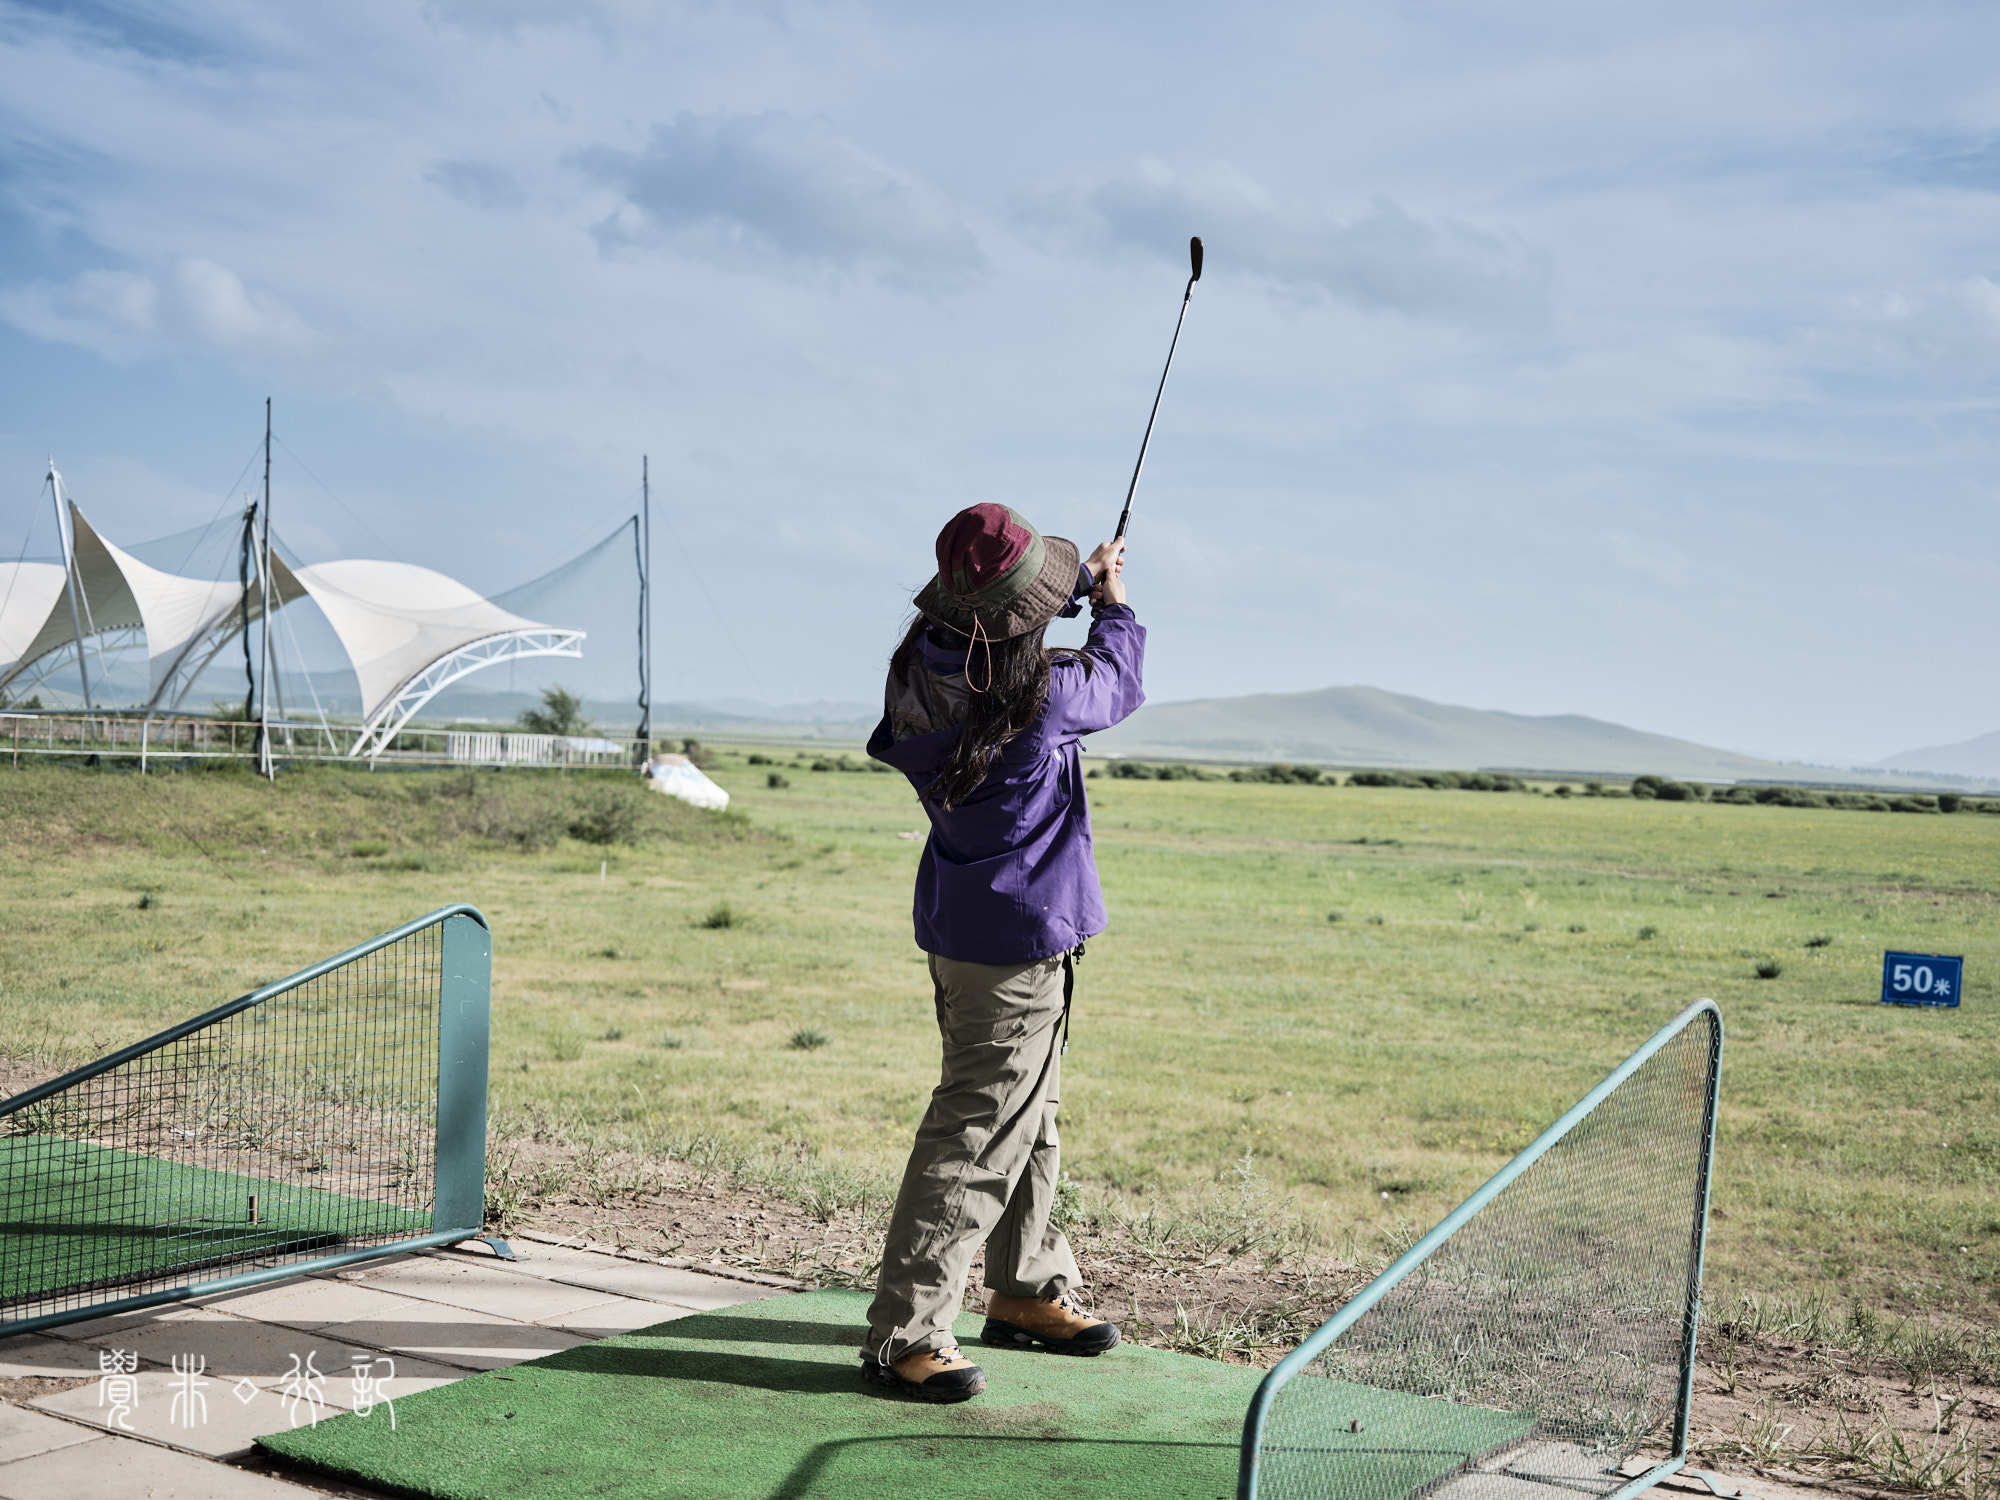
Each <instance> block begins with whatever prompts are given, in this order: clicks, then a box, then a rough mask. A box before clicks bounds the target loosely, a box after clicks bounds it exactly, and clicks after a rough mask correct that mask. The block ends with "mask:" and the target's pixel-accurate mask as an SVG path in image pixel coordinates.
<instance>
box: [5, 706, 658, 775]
mask: <svg viewBox="0 0 2000 1500" xmlns="http://www.w3.org/2000/svg"><path fill="white" fill-rule="evenodd" d="M366 737H367V736H366V734H365V732H364V730H363V729H362V727H361V726H360V725H358V724H322V723H319V722H318V721H316V720H315V721H305V720H285V721H282V722H273V723H272V725H271V753H272V755H273V756H274V758H276V759H277V760H279V761H288V760H290V761H306V760H321V761H349V762H350V763H351V758H352V757H353V754H354V751H355V748H356V746H357V745H358V744H359V743H361V742H362V741H363V740H364V739H365V738H366ZM642 746H643V742H642V741H639V740H634V739H624V738H614V737H609V736H597V735H555V734H518V733H515V732H513V731H511V730H463V729H424V728H410V727H405V728H403V729H400V730H398V731H397V732H396V733H395V734H394V735H392V736H391V737H390V739H389V741H388V744H387V745H386V746H383V747H381V748H373V747H371V752H370V753H367V754H366V756H365V759H366V762H367V763H368V764H370V765H376V766H395V765H453V766H542V767H547V768H549V769H552V770H564V769H567V768H569V767H572V766H575V767H578V768H583V767H592V766H599V767H601V766H636V765H637V764H638V763H639V761H640V760H641V759H643V756H642V755H641V753H640V752H641V748H642ZM256 753H257V725H256V724H255V723H254V722H245V721H242V720H234V719H209V718H200V717H196V716H193V715H171V716H169V715H158V716H155V717H153V718H151V719H148V718H145V717H143V716H141V715H138V714H115V713H82V712H75V713H70V712H63V713H7V712H0V759H4V760H9V761H11V763H12V764H14V765H20V764H21V763H22V760H23V758H24V757H27V758H29V759H32V758H33V757H35V756H43V757H62V758H66V759H70V760H79V759H81V760H89V759H92V758H96V759H98V760H120V761H136V762H137V763H138V766H139V769H140V770H142V771H144V770H150V769H152V768H153V767H154V765H155V764H156V763H166V764H174V763H179V762H186V761H195V760H243V761H254V760H255V758H256Z"/></svg>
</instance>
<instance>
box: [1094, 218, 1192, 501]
mask: <svg viewBox="0 0 2000 1500" xmlns="http://www.w3.org/2000/svg"><path fill="white" fill-rule="evenodd" d="M1188 266H1189V271H1188V279H1187V290H1186V291H1184V292H1182V293H1181V315H1180V316H1179V317H1178V318H1175V319H1174V341H1173V343H1171V344H1169V345H1167V363H1166V367H1165V368H1164V369H1162V370H1161V371H1160V388H1159V389H1158V390H1156V391H1154V392H1153V409H1152V411H1151V412H1149V413H1147V416H1146V435H1145V436H1144V437H1143V438H1141V439H1140V440H1139V461H1138V462H1137V463H1136V464H1134V465H1132V483H1131V484H1129V485H1128V486H1126V489H1125V508H1124V509H1123V510H1121V511H1119V512H1118V529H1117V530H1116V531H1114V532H1113V533H1112V534H1111V535H1112V540H1114V541H1115V540H1117V539H1118V538H1119V537H1122V536H1123V535H1125V523H1126V522H1127V521H1129V520H1131V519H1132V496H1133V494H1134V492H1135V491H1137V490H1138V488H1139V471H1140V470H1141V469H1143V468H1145V467H1146V449H1147V447H1148V446H1149V445H1150V444H1151V443H1152V441H1153V419H1154V418H1155V417H1157V416H1159V414H1160V397H1162V396H1164V395H1165V394H1166V393H1167V371H1168V370H1171V369H1172V368H1173V367H1174V350H1175V349H1176V348H1177V347H1179V345H1180V341H1181V324H1182V323H1184V322H1186V321H1187V309H1188V299H1189V298H1190V297H1192V296H1193V295H1194V284H1195V283H1196V282H1197V281H1199V280H1201V236H1200V235H1196V236H1195V237H1194V238H1193V239H1191V240H1189V241H1188Z"/></svg>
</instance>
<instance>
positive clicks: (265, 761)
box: [257, 396, 278, 781]
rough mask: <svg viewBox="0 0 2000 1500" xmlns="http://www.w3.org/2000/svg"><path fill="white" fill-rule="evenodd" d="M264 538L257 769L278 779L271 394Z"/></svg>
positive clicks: (268, 777)
mask: <svg viewBox="0 0 2000 1500" xmlns="http://www.w3.org/2000/svg"><path fill="white" fill-rule="evenodd" d="M263 524H264V541H263V546H262V549H261V551H262V554H263V555H262V557H261V559H260V560H259V562H258V565H257V581H258V587H259V589H260V591H261V597H262V600H263V611H264V623H263V650H262V651H261V652H259V655H260V657H261V658H262V662H261V666H260V670H259V671H258V674H257V771H258V774H259V775H261V776H262V777H263V778H264V779H265V780H266V781H276V780H277V779H278V767H277V763H276V761H274V760H273V759H272V756H271V398H270V397H269V396H266V397H265V398H264V516H263Z"/></svg>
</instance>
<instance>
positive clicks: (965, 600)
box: [917, 501, 1082, 641]
mask: <svg viewBox="0 0 2000 1500" xmlns="http://www.w3.org/2000/svg"><path fill="white" fill-rule="evenodd" d="M1081 562H1082V554H1081V553H1080V552H1079V551H1078V550H1077V545H1076V543H1075V542H1072V541H1070V540H1069V539H1068V538H1067V537H1060V536H1043V535H1042V534H1041V533H1040V532H1039V531H1037V530H1035V528H1034V527H1033V526H1031V525H1029V524H1028V521H1027V520H1026V518H1025V517H1023V516H1022V515H1021V513H1020V512H1019V511H1017V510H1015V509H1013V508H1012V507H1011V506H1006V505H997V504H994V503H993V502H991V501H988V502H987V503H985V504H982V505H971V506H967V507H966V508H965V509H964V510H962V511H960V512H959V513H958V514H957V515H955V516H953V517H952V518H951V519H950V520H949V521H947V522H946V523H945V527H944V530H942V531H940V532H939V533H938V537H937V564H938V571H937V577H935V578H933V579H932V580H931V581H930V582H929V583H927V584H925V585H924V587H923V589H922V590H921V591H920V592H919V593H918V594H917V608H918V609H919V610H920V611H922V612H923V614H924V616H925V617H926V618H927V619H930V620H933V621H935V622H936V623H937V624H939V625H942V626H944V627H945V628H946V629H947V630H954V631H956V632H958V634H960V635H963V636H970V637H972V638H974V639H978V638H979V637H982V636H983V637H985V638H986V639H988V640H995V641H1004V640H1010V639H1012V638H1013V637H1014V636H1017V635H1026V634H1027V633H1028V632H1029V631H1031V630H1037V629H1039V628H1040V627H1042V626H1043V625H1046V624H1048V622H1049V621H1050V620H1052V619H1054V618H1055V616H1056V615H1057V613H1058V612H1059V611H1061V609H1062V608H1063V606H1064V605H1066V604H1068V603H1069V601H1070V597H1071V595H1072V594H1073V593H1074V592H1075V590H1076V578H1077V568H1078V567H1079V565H1080V564H1081Z"/></svg>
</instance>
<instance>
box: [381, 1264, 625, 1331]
mask: <svg viewBox="0 0 2000 1500" xmlns="http://www.w3.org/2000/svg"><path fill="white" fill-rule="evenodd" d="M494 1265H495V1263H494V1262H492V1261H488V1262H485V1263H483V1264H468V1263H466V1262H464V1261H450V1260H445V1259H443V1258H442V1257H440V1256H421V1257H416V1258H413V1259H410V1260H406V1261H403V1262H401V1263H400V1264H397V1265H393V1266H381V1267H377V1268H375V1269H373V1270H371V1271H369V1272H368V1273H366V1274H365V1275H360V1276H356V1277H354V1278H353V1279H352V1280H351V1281H350V1282H349V1283H348V1285H352V1286H364V1287H372V1288H375V1289H376V1290H378V1291H385V1292H394V1293H396V1294H397V1295H399V1296H404V1297H421V1298H423V1299H424V1300H425V1301H428V1302H442V1303H444V1304H445V1305H446V1306H448V1307H463V1308H468V1309H470V1310H471V1311H473V1312H483V1313H491V1314H492V1315H493V1316H494V1317H496V1318H512V1319H513V1320H514V1321H516V1322H519V1323H539V1322H544V1321H547V1320H549V1319H553V1318H558V1317H561V1316H562V1315H563V1314H564V1313H571V1312H575V1311H577V1310H578V1309H580V1308H585V1307H588V1306H590V1304H591V1303H593V1302H602V1301H603V1300H604V1294H603V1293H602V1292H599V1291H596V1290H594V1289H591V1288H587V1287H575V1286H567V1285H564V1284H562V1283H560V1282H555V1281H550V1280H547V1279H544V1278H542V1277H538V1276H522V1275H519V1274H509V1273H508V1272H506V1271H499V1270H495V1269H494Z"/></svg>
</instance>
